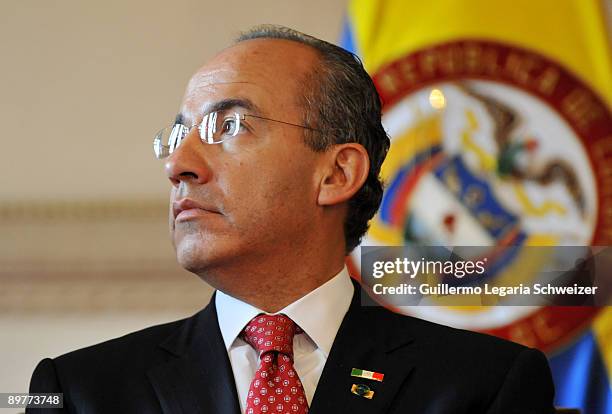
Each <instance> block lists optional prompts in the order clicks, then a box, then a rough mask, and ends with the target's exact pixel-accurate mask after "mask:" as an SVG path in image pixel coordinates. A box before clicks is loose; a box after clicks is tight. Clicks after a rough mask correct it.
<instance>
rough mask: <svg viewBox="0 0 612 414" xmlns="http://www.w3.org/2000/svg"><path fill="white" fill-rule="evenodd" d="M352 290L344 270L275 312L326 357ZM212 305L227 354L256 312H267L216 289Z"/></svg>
mask: <svg viewBox="0 0 612 414" xmlns="http://www.w3.org/2000/svg"><path fill="white" fill-rule="evenodd" d="M353 291H354V287H353V284H352V283H351V280H350V276H349V274H348V270H347V269H346V267H345V268H343V269H342V270H341V271H340V273H338V274H337V275H336V276H334V277H333V278H331V279H330V280H328V281H327V282H325V283H324V284H322V285H321V286H319V287H318V288H316V289H315V290H313V291H312V292H309V293H308V294H307V295H305V296H302V297H301V298H300V299H298V300H296V301H295V302H293V303H291V304H289V305H287V306H286V307H285V308H283V309H281V310H280V311H278V312H277V313H283V314H285V315H287V316H288V317H290V318H291V319H292V320H293V321H294V322H295V323H296V324H298V325H299V326H300V328H302V330H303V331H304V332H306V334H308V336H309V337H310V338H311V339H312V340H313V341H314V343H315V344H316V345H317V347H318V348H320V349H321V350H322V351H323V352H324V353H325V356H328V355H329V351H330V350H331V347H332V344H333V342H334V338H335V337H336V333H337V332H338V329H339V328H340V324H341V323H342V319H343V318H344V315H345V314H346V312H347V311H348V308H349V306H350V304H351V300H352V298H353ZM215 306H216V308H217V317H218V319H219V328H220V329H221V336H222V337H223V341H224V343H225V348H226V349H227V350H228V351H229V349H230V348H231V346H232V345H233V343H234V341H235V340H236V338H237V337H238V335H240V332H241V331H242V329H243V328H244V327H245V326H246V324H247V323H249V321H250V320H251V319H253V318H254V317H255V316H257V315H259V314H260V313H267V312H263V311H262V310H260V309H258V308H256V307H254V306H252V305H249V304H248V303H246V302H243V301H241V300H239V299H236V298H233V297H231V296H229V295H227V294H225V293H223V292H221V291H219V290H218V291H217V294H216V296H215Z"/></svg>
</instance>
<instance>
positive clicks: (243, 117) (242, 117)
mask: <svg viewBox="0 0 612 414" xmlns="http://www.w3.org/2000/svg"><path fill="white" fill-rule="evenodd" d="M222 111H228V110H227V109H219V110H215V111H210V112H208V113H206V114H205V115H204V116H203V118H202V122H200V123H195V124H192V125H191V126H189V127H188V126H187V125H185V124H183V123H182V122H180V121H179V119H180V115H178V116H177V117H176V120H175V122H174V123H173V124H171V125H170V126H167V127H164V128H162V129H160V130H159V131H157V133H156V134H155V137H154V138H153V152H155V157H156V158H157V159H164V158H168V157H169V156H170V155H171V154H172V152H174V151H175V150H176V148H178V147H179V146H180V144H179V145H177V146H176V147H175V148H174V150H173V151H172V152H170V153H168V155H166V156H165V157H161V158H160V157H158V156H157V151H156V149H155V145H156V141H157V137H158V136H159V135H160V133H161V132H162V131H164V130H165V129H167V128H174V127H176V126H177V125H181V126H183V127H185V129H187V132H186V134H185V136H184V137H183V138H181V142H182V140H183V139H184V138H185V137H186V136H187V135H188V134H189V133H191V131H192V130H193V128H195V127H198V134H199V136H200V141H201V142H202V143H204V144H207V145H214V144H221V143H223V142H225V141H227V139H222V140H220V141H216V142H209V141H208V140H205V139H204V138H202V131H201V129H200V128H201V127H202V125H203V123H204V119H206V117H208V116H210V115H211V114H213V113H216V112H222ZM228 112H231V111H228ZM233 114H234V116H235V118H236V120H238V122H241V121H245V120H246V118H247V117H252V118H256V119H261V120H264V121H272V122H277V123H280V124H284V125H290V126H294V127H298V128H303V129H307V130H309V131H315V132H321V131H320V130H318V129H316V128H312V127H309V126H307V125H300V124H294V123H291V122H287V121H281V120H279V119H273V118H267V117H264V116H260V115H253V114H242V113H239V112H236V111H234V112H233ZM237 131H238V132H239V131H240V129H239V128H238V129H237ZM238 132H236V133H235V134H233V135H232V136H230V137H229V138H228V139H231V138H234V137H235V136H236V135H238ZM162 145H163V144H162Z"/></svg>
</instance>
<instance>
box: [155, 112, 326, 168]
mask: <svg viewBox="0 0 612 414" xmlns="http://www.w3.org/2000/svg"><path fill="white" fill-rule="evenodd" d="M247 117H248V118H254V119H259V120H264V121H272V122H277V123H280V124H285V125H291V126H295V127H299V128H304V129H308V130H311V131H317V130H316V129H314V128H310V127H308V126H305V125H298V124H292V123H291V122H285V121H279V120H278V119H271V118H264V117H262V116H257V115H250V114H240V113H238V112H228V111H215V112H210V113H208V114H206V115H204V118H202V122H200V123H199V124H195V125H192V126H191V127H188V126H186V125H183V124H181V123H175V124H173V125H171V126H168V127H166V128H163V129H161V130H160V131H159V132H158V133H157V134H155V138H154V139H153V151H154V152H155V157H157V159H160V160H161V159H164V158H166V157H168V156H169V155H170V154H172V153H173V152H174V151H175V150H176V149H177V148H178V146H179V145H181V142H182V141H183V139H185V137H186V136H187V135H188V134H189V132H190V131H191V130H192V129H193V128H195V127H197V128H198V132H199V134H200V139H201V140H202V142H203V143H205V144H220V143H221V142H224V141H226V140H228V139H231V138H233V137H235V136H237V135H239V134H241V133H243V132H245V131H246V130H247V127H246V124H245V123H244V121H246V119H247Z"/></svg>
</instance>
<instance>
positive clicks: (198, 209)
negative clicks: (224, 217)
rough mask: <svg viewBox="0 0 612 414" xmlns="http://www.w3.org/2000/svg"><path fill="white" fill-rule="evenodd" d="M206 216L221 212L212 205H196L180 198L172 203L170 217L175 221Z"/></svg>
mask: <svg viewBox="0 0 612 414" xmlns="http://www.w3.org/2000/svg"><path fill="white" fill-rule="evenodd" d="M207 214H221V212H220V211H219V210H218V209H217V208H215V207H213V206H212V205H207V204H203V203H198V202H196V201H194V200H192V199H190V198H182V199H180V200H178V201H175V202H173V203H172V215H173V216H174V220H176V221H182V220H187V219H190V218H194V217H199V216H203V215H207Z"/></svg>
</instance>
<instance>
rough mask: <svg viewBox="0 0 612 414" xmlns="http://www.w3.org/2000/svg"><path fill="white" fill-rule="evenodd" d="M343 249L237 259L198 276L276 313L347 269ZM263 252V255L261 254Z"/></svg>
mask: <svg viewBox="0 0 612 414" xmlns="http://www.w3.org/2000/svg"><path fill="white" fill-rule="evenodd" d="M343 249H344V246H343V243H340V246H339V247H338V248H336V249H333V248H330V246H319V247H315V248H313V249H311V250H308V249H299V250H298V249H293V250H291V251H290V252H284V253H283V254H274V255H270V256H268V257H266V256H262V255H258V256H257V257H256V258H255V260H248V258H241V259H234V260H232V262H231V263H229V264H226V265H224V266H223V267H222V268H218V269H207V270H206V271H205V272H203V273H201V274H199V276H200V277H201V278H202V279H203V280H205V281H206V282H208V283H209V284H211V285H212V286H213V287H215V288H217V289H219V290H221V291H222V292H224V293H226V294H228V295H230V296H232V297H235V298H236V299H240V300H242V301H243V302H246V303H248V304H250V305H252V306H255V307H256V308H258V309H261V310H263V311H265V312H269V313H275V312H278V311H280V310H281V309H283V308H285V307H286V306H287V305H289V304H291V303H293V302H295V301H296V300H298V299H300V298H301V297H303V296H305V295H307V294H308V293H310V292H312V291H313V290H315V289H316V288H318V287H319V286H321V285H323V284H324V283H325V282H327V281H329V280H330V279H331V278H333V277H334V276H335V275H336V274H338V273H339V272H340V271H341V270H342V268H343V267H344V259H345V256H344V251H343ZM260 253H261V252H260Z"/></svg>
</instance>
